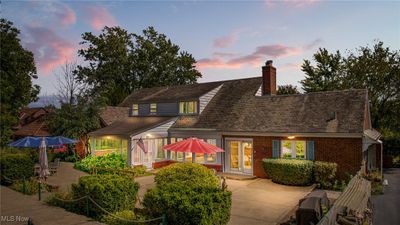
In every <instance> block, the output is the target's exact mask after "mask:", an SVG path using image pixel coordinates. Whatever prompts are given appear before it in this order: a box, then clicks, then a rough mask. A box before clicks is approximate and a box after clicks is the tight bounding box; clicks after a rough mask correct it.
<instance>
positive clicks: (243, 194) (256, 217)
mask: <svg viewBox="0 0 400 225" xmlns="http://www.w3.org/2000/svg"><path fill="white" fill-rule="evenodd" d="M136 181H137V182H139V183H140V190H139V197H140V199H142V198H143V196H144V194H145V193H146V190H147V189H149V188H151V187H154V176H147V177H139V178H136ZM226 181H227V184H228V189H229V190H230V191H232V209H231V220H230V222H229V224H230V225H243V224H246V225H253V224H254V225H257V224H264V225H265V224H277V223H279V222H282V221H283V220H284V219H285V218H286V217H287V216H288V215H289V214H290V213H291V212H292V210H293V209H294V208H295V207H296V205H297V204H298V202H299V200H300V199H301V198H303V197H304V196H305V195H307V194H308V193H309V192H311V191H312V189H313V186H307V187H295V186H285V185H280V184H275V183H273V182H272V181H271V180H267V179H254V180H226Z"/></svg>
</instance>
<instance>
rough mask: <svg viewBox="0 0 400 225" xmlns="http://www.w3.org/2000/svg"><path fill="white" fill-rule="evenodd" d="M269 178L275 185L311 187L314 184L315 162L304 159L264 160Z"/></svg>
mask: <svg viewBox="0 0 400 225" xmlns="http://www.w3.org/2000/svg"><path fill="white" fill-rule="evenodd" d="M263 164H264V170H265V173H266V175H267V177H268V178H270V179H272V181H273V182H275V183H280V184H287V185H309V184H311V183H312V174H313V162H312V161H309V160H302V159H263Z"/></svg>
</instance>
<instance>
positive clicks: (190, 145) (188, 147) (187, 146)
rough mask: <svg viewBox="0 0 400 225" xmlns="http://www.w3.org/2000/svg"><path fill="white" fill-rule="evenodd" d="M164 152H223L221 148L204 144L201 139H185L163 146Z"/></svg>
mask: <svg viewBox="0 0 400 225" xmlns="http://www.w3.org/2000/svg"><path fill="white" fill-rule="evenodd" d="M163 149H164V150H170V151H177V152H193V153H208V154H213V153H216V152H224V150H223V149H222V148H218V147H217V146H215V145H212V144H209V143H207V142H205V141H204V140H203V139H198V138H193V137H191V138H187V139H185V140H183V141H179V142H176V143H173V144H169V145H165V146H164V147H163Z"/></svg>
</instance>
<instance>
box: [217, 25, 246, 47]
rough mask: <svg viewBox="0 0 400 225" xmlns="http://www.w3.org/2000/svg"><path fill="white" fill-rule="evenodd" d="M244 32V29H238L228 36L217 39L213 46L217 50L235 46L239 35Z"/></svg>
mask: <svg viewBox="0 0 400 225" xmlns="http://www.w3.org/2000/svg"><path fill="white" fill-rule="evenodd" d="M243 31H244V29H238V30H235V31H233V32H232V33H230V34H228V35H226V36H222V37H219V38H216V39H215V40H214V42H213V46H214V47H216V48H227V47H229V46H231V45H232V44H234V43H235V42H236V41H237V40H238V39H239V35H240V33H242V32H243Z"/></svg>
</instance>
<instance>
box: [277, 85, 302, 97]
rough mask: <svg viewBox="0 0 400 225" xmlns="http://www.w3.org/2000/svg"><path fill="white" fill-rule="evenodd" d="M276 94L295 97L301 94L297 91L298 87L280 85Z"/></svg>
mask: <svg viewBox="0 0 400 225" xmlns="http://www.w3.org/2000/svg"><path fill="white" fill-rule="evenodd" d="M276 94H277V95H293V94H300V92H299V91H298V90H297V87H296V86H293V85H291V84H287V85H279V86H278V90H277V91H276Z"/></svg>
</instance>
